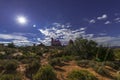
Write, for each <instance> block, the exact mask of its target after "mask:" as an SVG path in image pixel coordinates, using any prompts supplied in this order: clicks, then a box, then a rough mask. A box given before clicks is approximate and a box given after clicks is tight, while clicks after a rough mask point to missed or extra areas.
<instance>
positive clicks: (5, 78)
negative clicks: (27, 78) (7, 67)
mask: <svg viewBox="0 0 120 80" xmlns="http://www.w3.org/2000/svg"><path fill="white" fill-rule="evenodd" d="M0 80H22V76H20V75H15V74H3V75H1V76H0Z"/></svg>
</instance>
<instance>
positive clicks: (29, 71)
mask: <svg viewBox="0 0 120 80" xmlns="http://www.w3.org/2000/svg"><path fill="white" fill-rule="evenodd" d="M39 68H40V62H38V61H32V62H31V63H29V64H28V65H27V66H26V72H25V73H26V76H27V77H29V78H32V75H33V74H35V73H36V72H37V71H38V70H39Z"/></svg>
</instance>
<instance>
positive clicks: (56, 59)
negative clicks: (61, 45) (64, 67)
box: [49, 58, 61, 66]
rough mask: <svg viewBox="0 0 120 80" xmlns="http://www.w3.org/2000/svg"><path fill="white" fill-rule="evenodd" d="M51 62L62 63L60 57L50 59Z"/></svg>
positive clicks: (52, 63) (51, 63)
mask: <svg viewBox="0 0 120 80" xmlns="http://www.w3.org/2000/svg"><path fill="white" fill-rule="evenodd" d="M49 64H50V65H51V66H54V65H59V64H61V61H60V58H53V59H49Z"/></svg>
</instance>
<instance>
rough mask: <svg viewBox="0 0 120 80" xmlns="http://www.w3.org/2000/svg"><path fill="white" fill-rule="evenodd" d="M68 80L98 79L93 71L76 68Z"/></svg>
mask: <svg viewBox="0 0 120 80" xmlns="http://www.w3.org/2000/svg"><path fill="white" fill-rule="evenodd" d="M67 78H68V80H98V79H97V78H96V77H95V76H94V75H93V74H92V73H90V72H88V71H87V70H74V71H71V72H70V73H69V74H68V76H67Z"/></svg>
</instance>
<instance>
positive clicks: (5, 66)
mask: <svg viewBox="0 0 120 80" xmlns="http://www.w3.org/2000/svg"><path fill="white" fill-rule="evenodd" d="M72 61H74V62H75V63H74V64H72V65H71V66H72V67H75V66H77V67H78V70H77V69H76V68H74V69H72V70H71V71H64V70H62V68H66V67H69V66H70V64H71V62H72ZM64 66H65V67H64ZM89 70H92V72H91V71H89ZM119 70H120V49H118V48H117V49H116V48H115V49H114V48H110V47H106V46H102V45H98V44H97V43H96V42H94V41H92V40H87V39H83V38H78V39H76V40H75V41H72V40H70V41H69V44H68V45H67V46H64V47H63V46H44V45H43V44H42V45H37V46H26V47H15V45H14V44H13V43H10V44H9V45H8V46H2V45H0V80H101V78H99V77H97V76H101V77H103V79H104V80H111V79H112V80H120V72H118V71H119ZM60 73H65V75H64V74H61V75H60ZM94 73H95V74H94ZM96 75H97V76H96Z"/></svg>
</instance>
